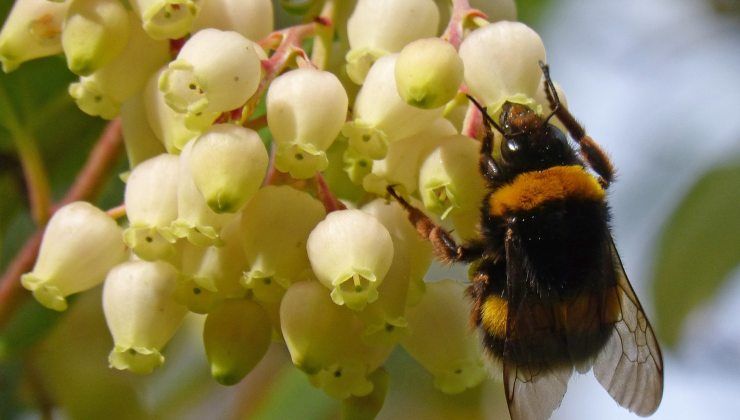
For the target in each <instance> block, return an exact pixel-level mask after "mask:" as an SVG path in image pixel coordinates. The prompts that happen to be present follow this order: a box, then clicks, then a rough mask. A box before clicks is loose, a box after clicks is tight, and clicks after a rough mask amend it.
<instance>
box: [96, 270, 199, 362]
mask: <svg viewBox="0 0 740 420" xmlns="http://www.w3.org/2000/svg"><path fill="white" fill-rule="evenodd" d="M176 288H177V272H176V271H175V269H174V268H173V267H172V266H171V265H169V264H167V263H164V262H148V261H131V262H126V263H123V264H120V265H118V266H116V267H115V268H113V269H112V270H111V271H110V273H108V277H107V278H106V279H105V286H104V287H103V312H104V313H105V320H106V322H107V323H108V329H109V330H110V333H111V335H112V336H113V343H114V347H113V350H112V351H111V353H110V356H109V357H108V361H109V363H110V365H111V367H114V368H116V369H121V370H123V369H126V370H130V371H131V372H135V373H141V374H146V373H150V372H151V371H152V370H154V369H155V368H157V367H158V366H160V365H161V364H162V363H163V362H164V356H162V354H161V353H160V352H161V350H162V348H163V347H164V346H165V345H166V344H167V342H168V341H169V340H170V338H172V336H173V335H174V334H175V331H177V328H178V327H179V326H180V324H181V323H182V320H183V318H184V317H185V314H186V313H187V309H186V308H185V307H184V306H182V305H180V304H179V303H177V302H176V301H175V299H174V294H175V290H176Z"/></svg>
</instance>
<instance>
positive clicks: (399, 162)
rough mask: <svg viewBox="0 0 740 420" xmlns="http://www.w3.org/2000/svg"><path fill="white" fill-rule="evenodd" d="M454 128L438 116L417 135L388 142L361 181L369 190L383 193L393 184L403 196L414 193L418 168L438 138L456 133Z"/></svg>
mask: <svg viewBox="0 0 740 420" xmlns="http://www.w3.org/2000/svg"><path fill="white" fill-rule="evenodd" d="M456 133H457V131H456V130H455V127H454V126H453V125H452V123H450V122H449V121H448V120H447V119H445V118H438V119H436V120H435V121H434V122H432V123H431V124H430V125H429V127H427V128H425V129H423V130H422V131H420V132H419V133H418V134H415V135H413V136H411V137H407V138H404V139H401V140H398V141H395V142H393V143H391V144H389V145H388V153H387V154H386V155H385V157H384V158H383V159H380V160H376V161H374V162H373V163H372V171H371V173H370V174H368V175H367V176H366V177H365V178H364V179H363V180H362V186H363V188H365V190H367V191H368V192H371V193H375V194H377V195H385V194H386V188H387V187H388V185H393V186H394V188H396V191H398V192H399V193H400V194H402V195H408V194H413V193H414V191H416V189H417V188H418V186H419V168H420V167H421V164H422V162H423V160H424V159H425V158H426V156H427V155H428V154H429V153H430V152H431V151H432V150H433V149H434V148H435V147H436V146H437V145H438V144H439V143H440V141H441V140H440V139H441V138H443V137H446V136H450V135H453V134H456Z"/></svg>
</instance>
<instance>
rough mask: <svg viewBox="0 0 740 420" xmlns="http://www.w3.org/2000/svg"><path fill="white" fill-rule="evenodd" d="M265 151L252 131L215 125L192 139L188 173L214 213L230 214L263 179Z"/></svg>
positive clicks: (251, 193) (248, 197)
mask: <svg viewBox="0 0 740 420" xmlns="http://www.w3.org/2000/svg"><path fill="white" fill-rule="evenodd" d="M268 160H269V158H268V156H267V150H266V149H265V146H264V144H263V143H262V139H260V136H259V134H257V132H256V131H254V130H250V129H248V128H244V127H241V126H237V125H234V124H217V125H214V126H212V127H211V128H209V129H208V130H207V131H206V132H204V133H203V134H201V136H200V137H198V138H197V139H196V140H195V143H194V144H193V149H192V151H191V154H190V172H191V173H192V174H193V181H194V182H195V186H196V187H197V188H198V191H200V192H201V194H203V198H204V199H205V200H206V204H208V207H210V208H211V210H213V211H215V212H216V213H234V212H236V211H238V210H240V209H241V208H242V207H243V206H244V204H245V203H246V202H247V201H248V200H249V199H250V198H252V196H253V195H254V194H255V193H256V192H257V190H258V189H259V187H260V185H262V180H263V179H264V178H265V172H266V171H267V164H268Z"/></svg>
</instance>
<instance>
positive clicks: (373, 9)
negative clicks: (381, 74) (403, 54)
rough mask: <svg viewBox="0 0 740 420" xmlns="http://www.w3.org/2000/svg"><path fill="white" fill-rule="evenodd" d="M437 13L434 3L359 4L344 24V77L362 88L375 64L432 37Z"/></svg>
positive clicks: (384, 0) (376, 0) (372, 0)
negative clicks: (346, 44) (345, 47)
mask: <svg viewBox="0 0 740 420" xmlns="http://www.w3.org/2000/svg"><path fill="white" fill-rule="evenodd" d="M438 22H439V9H438V8H437V5H436V4H435V3H434V1H433V0H405V1H396V0H359V1H358V2H357V5H356V6H355V9H354V11H353V12H352V16H350V18H349V20H348V21H347V36H348V38H349V46H350V50H349V52H348V53H347V56H346V60H347V74H348V75H349V77H350V79H352V81H354V82H355V83H357V84H362V83H363V81H364V79H365V76H366V75H367V72H368V70H369V69H370V67H371V66H372V65H373V63H374V62H375V60H377V59H378V58H380V57H382V56H384V55H386V54H389V53H394V52H398V51H400V50H401V48H403V46H404V45H406V44H408V43H409V42H411V41H413V40H416V39H420V38H427V37H431V36H434V35H435V34H436V31H437V25H438Z"/></svg>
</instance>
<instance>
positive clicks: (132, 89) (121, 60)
mask: <svg viewBox="0 0 740 420" xmlns="http://www.w3.org/2000/svg"><path fill="white" fill-rule="evenodd" d="M129 16H130V17H129V23H130V25H131V26H130V31H129V37H128V43H127V44H126V47H125V48H124V49H123V51H122V52H121V53H120V54H118V55H117V56H116V57H115V58H113V59H112V60H111V61H110V62H108V63H107V64H105V65H104V66H102V67H100V68H99V69H97V70H96V71H95V72H93V73H92V74H91V75H89V76H85V77H81V78H80V81H79V82H76V83H72V84H71V85H70V86H69V94H70V95H71V96H72V97H73V98H74V99H75V102H76V103H77V106H78V107H79V108H80V109H81V110H82V111H83V112H85V113H87V114H90V115H94V116H96V115H99V116H100V117H102V118H105V119H112V118H114V117H115V116H116V115H118V112H119V110H120V107H121V104H122V103H123V102H124V101H126V100H127V99H129V98H130V97H132V96H134V95H136V94H138V93H139V92H140V91H141V89H142V88H143V87H144V85H145V83H146V81H147V79H148V78H149V76H150V75H151V74H152V73H153V72H155V71H156V70H157V69H158V68H159V67H160V66H161V65H162V64H164V63H166V62H167V60H168V59H169V47H168V44H167V42H165V41H154V40H152V39H151V38H149V37H148V36H147V34H146V33H144V31H143V30H141V27H140V26H139V24H138V22H137V20H136V18H135V17H133V16H132V15H129ZM134 62H135V63H136V65H135V66H131V63H134Z"/></svg>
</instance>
